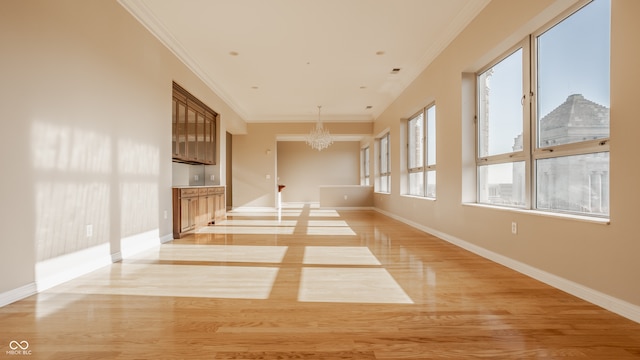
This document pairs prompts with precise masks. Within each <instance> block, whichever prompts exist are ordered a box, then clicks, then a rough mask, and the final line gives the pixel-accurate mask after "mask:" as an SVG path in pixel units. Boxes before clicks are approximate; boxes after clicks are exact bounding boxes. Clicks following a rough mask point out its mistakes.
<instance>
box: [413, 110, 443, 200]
mask: <svg viewBox="0 0 640 360" xmlns="http://www.w3.org/2000/svg"><path fill="white" fill-rule="evenodd" d="M407 170H408V172H409V176H408V181H409V184H408V185H409V186H408V194H409V195H415V196H425V197H430V198H435V196H436V106H435V105H431V106H428V107H426V108H424V109H422V110H421V111H420V112H419V113H417V114H416V115H414V116H412V117H411V118H410V119H409V120H408V121H407Z"/></svg>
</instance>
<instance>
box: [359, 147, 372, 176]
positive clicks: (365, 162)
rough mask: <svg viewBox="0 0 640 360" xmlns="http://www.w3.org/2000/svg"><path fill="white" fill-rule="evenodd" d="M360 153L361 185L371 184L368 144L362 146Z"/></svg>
mask: <svg viewBox="0 0 640 360" xmlns="http://www.w3.org/2000/svg"><path fill="white" fill-rule="evenodd" d="M360 151H361V154H360V159H361V161H362V164H361V168H362V171H361V173H362V179H361V180H360V184H361V185H370V184H371V172H370V171H369V146H366V147H364V148H362V149H361V150H360Z"/></svg>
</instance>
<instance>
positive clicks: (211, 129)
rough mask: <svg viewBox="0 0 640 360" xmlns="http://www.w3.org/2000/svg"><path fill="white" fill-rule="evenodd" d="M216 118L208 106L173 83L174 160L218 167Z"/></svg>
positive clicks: (172, 129) (172, 128)
mask: <svg viewBox="0 0 640 360" xmlns="http://www.w3.org/2000/svg"><path fill="white" fill-rule="evenodd" d="M217 116H218V114H216V113H215V112H214V111H213V110H211V109H210V108H209V107H208V106H206V105H205V104H203V103H202V102H201V101H200V100H198V99H196V98H195V97H194V96H193V95H191V94H190V93H189V92H187V91H186V90H184V89H183V88H182V87H180V86H179V85H178V84H176V83H173V101H172V123H171V125H172V127H171V132H172V157H173V161H177V162H185V163H192V164H207V165H213V164H215V158H216V157H215V151H216V146H215V145H216V142H215V139H216V119H217Z"/></svg>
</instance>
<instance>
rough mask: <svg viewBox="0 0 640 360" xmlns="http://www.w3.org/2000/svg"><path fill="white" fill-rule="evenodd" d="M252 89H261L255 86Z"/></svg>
mask: <svg viewBox="0 0 640 360" xmlns="http://www.w3.org/2000/svg"><path fill="white" fill-rule="evenodd" d="M251 88H252V89H253V90H258V89H259V87H257V86H255V85H254V86H252V87H251Z"/></svg>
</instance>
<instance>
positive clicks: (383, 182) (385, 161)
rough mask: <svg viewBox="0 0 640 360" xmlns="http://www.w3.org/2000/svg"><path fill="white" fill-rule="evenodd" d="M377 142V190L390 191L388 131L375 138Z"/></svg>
mask: <svg viewBox="0 0 640 360" xmlns="http://www.w3.org/2000/svg"><path fill="white" fill-rule="evenodd" d="M376 142H377V144H378V169H379V176H378V187H377V191H378V192H382V193H389V192H391V164H390V161H389V160H390V156H389V147H390V145H389V133H386V134H385V135H383V136H382V137H381V138H379V139H377V141H376Z"/></svg>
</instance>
